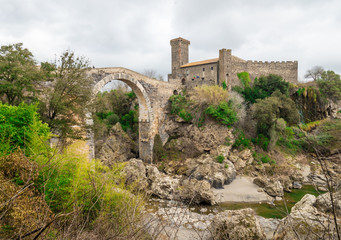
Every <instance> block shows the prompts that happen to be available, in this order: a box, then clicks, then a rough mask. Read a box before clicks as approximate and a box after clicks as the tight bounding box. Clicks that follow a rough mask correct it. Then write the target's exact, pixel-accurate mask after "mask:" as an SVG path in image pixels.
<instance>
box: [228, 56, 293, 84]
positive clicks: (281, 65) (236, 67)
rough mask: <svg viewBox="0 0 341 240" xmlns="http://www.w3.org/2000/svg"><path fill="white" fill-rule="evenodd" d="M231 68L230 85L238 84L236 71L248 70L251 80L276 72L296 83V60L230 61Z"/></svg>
mask: <svg viewBox="0 0 341 240" xmlns="http://www.w3.org/2000/svg"><path fill="white" fill-rule="evenodd" d="M231 64H232V68H231V83H230V84H231V86H234V85H239V84H240V80H239V79H238V77H237V73H240V72H248V73H249V74H250V78H251V80H252V81H253V80H254V79H255V78H256V77H260V76H267V75H269V74H276V75H280V76H282V77H283V79H284V80H286V81H288V82H291V83H297V70H298V62H297V61H288V62H261V61H246V62H232V63H231Z"/></svg>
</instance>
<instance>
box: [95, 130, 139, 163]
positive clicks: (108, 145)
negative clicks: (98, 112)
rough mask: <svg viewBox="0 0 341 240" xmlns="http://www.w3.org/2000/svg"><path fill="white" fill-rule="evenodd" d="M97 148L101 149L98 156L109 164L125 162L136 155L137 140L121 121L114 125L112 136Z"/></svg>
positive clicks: (111, 131)
mask: <svg viewBox="0 0 341 240" xmlns="http://www.w3.org/2000/svg"><path fill="white" fill-rule="evenodd" d="M97 145H98V144H97ZM96 148H97V149H99V150H98V152H97V153H96V158H98V159H100V160H101V161H102V162H103V163H104V164H106V165H108V166H111V165H112V163H113V162H124V161H127V160H128V159H130V158H133V157H135V156H136V154H134V152H136V150H137V146H136V144H135V142H134V141H133V140H132V139H131V138H130V137H129V136H128V134H127V133H126V132H125V131H123V129H122V127H121V124H120V123H116V124H115V125H114V126H113V127H112V129H111V130H110V136H109V137H108V138H107V139H106V140H105V142H104V143H102V147H100V146H97V147H96Z"/></svg>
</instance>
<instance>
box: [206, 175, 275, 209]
mask: <svg viewBox="0 0 341 240" xmlns="http://www.w3.org/2000/svg"><path fill="white" fill-rule="evenodd" d="M252 181H253V178H251V177H246V176H237V177H236V179H234V180H233V182H231V183H230V184H229V185H225V186H224V187H223V188H222V189H215V188H212V191H213V193H214V194H215V196H216V199H217V202H218V203H226V202H248V203H259V202H272V201H273V198H272V197H270V196H269V195H268V194H266V193H265V192H264V191H263V190H262V189H261V188H259V187H258V186H257V185H256V184H254V183H253V182H252Z"/></svg>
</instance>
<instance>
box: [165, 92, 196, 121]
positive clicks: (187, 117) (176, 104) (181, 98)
mask: <svg viewBox="0 0 341 240" xmlns="http://www.w3.org/2000/svg"><path fill="white" fill-rule="evenodd" d="M169 101H170V102H171V114H176V115H178V116H179V117H181V118H182V119H183V120H184V121H186V122H191V121H192V119H193V116H192V114H191V113H190V111H189V109H190V104H189V102H188V101H187V99H186V96H185V95H183V94H178V95H172V96H171V97H170V98H169Z"/></svg>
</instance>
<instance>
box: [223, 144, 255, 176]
mask: <svg viewBox="0 0 341 240" xmlns="http://www.w3.org/2000/svg"><path fill="white" fill-rule="evenodd" d="M228 160H230V161H231V162H233V164H234V166H235V168H236V170H237V171H239V170H242V169H243V168H245V167H246V166H247V165H250V164H251V163H252V162H253V160H254V159H253V156H252V152H251V151H250V149H244V150H242V151H241V152H239V151H238V150H237V149H235V150H233V151H232V152H230V155H229V156H228Z"/></svg>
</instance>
